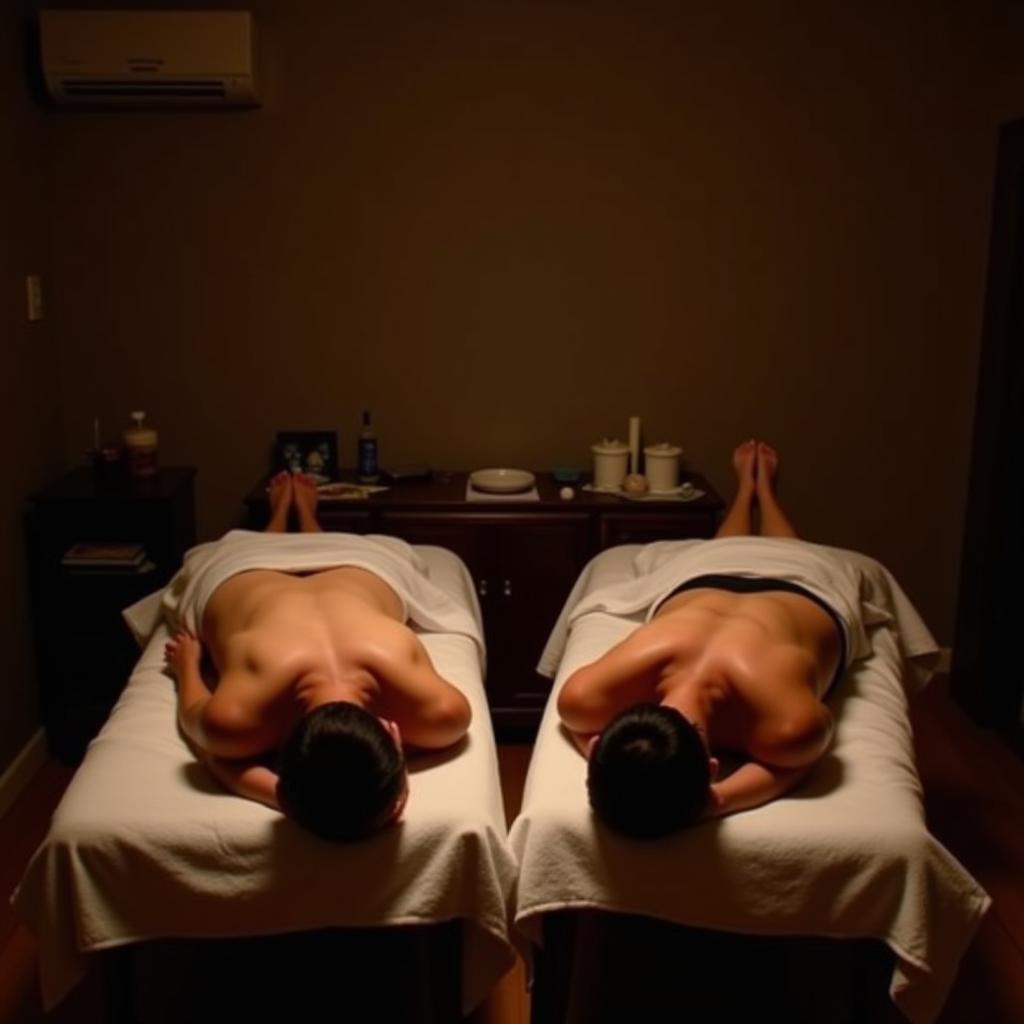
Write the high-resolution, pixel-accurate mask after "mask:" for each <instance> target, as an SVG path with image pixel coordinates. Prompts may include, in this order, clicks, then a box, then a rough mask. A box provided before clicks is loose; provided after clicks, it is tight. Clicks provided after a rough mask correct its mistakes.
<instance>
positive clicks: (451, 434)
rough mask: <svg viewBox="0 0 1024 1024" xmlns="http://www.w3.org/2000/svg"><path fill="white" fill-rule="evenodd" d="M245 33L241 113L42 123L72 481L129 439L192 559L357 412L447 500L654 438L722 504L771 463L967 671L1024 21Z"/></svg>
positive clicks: (716, 19) (828, 7) (339, 8)
mask: <svg viewBox="0 0 1024 1024" xmlns="http://www.w3.org/2000/svg"><path fill="white" fill-rule="evenodd" d="M70 6H74V4H71V5H70ZM78 6H95V4H78ZM139 6H142V5H139ZM153 6H159V5H156V4H154V5H153ZM186 6H188V7H201V6H204V5H203V3H201V2H196V0H190V2H189V4H187V5H186ZM210 6H217V7H222V6H228V5H227V4H225V3H224V2H223V0H218V2H216V3H213V4H210ZM235 6H248V7H249V8H250V9H252V10H254V12H255V14H256V21H257V26H258V30H259V49H260V63H261V74H262V78H263V85H262V89H263V93H264V97H265V102H264V105H263V107H262V108H261V109H259V110H256V111H251V112H245V113H236V112H218V113H131V114H127V113H126V114H116V113H114V114H111V113H81V112H66V111H58V112H48V113H46V114H45V136H46V142H47V146H48V151H49V157H50V165H49V170H50V173H51V175H52V183H51V184H50V185H49V186H48V187H49V192H48V194H47V200H48V208H49V213H50V225H51V245H52V278H51V288H50V292H51V305H52V309H53V313H54V319H53V321H51V323H52V324H54V325H55V327H56V330H57V332H58V335H59V338H60V344H61V352H62V355H63V359H64V364H65V369H66V373H65V376H64V384H63V392H62V407H63V411H64V430H65V433H64V442H65V454H66V458H67V460H68V461H69V462H71V461H74V460H76V459H77V458H78V457H79V453H80V451H81V450H82V449H83V448H84V447H85V446H86V445H87V444H88V442H89V440H90V432H91V424H92V420H93V416H94V415H97V414H98V415H99V416H101V417H102V420H103V422H104V424H105V425H107V427H108V429H109V430H110V431H111V432H113V431H114V430H115V428H120V426H121V424H122V423H123V422H124V421H125V420H126V418H127V413H128V411H129V410H130V409H133V408H145V409H146V410H148V411H149V413H150V414H151V418H152V419H153V421H154V422H155V424H156V425H157V426H158V427H159V429H160V432H161V439H162V457H163V459H164V461H165V462H168V463H186V464H194V465H197V466H198V467H199V470H200V477H199V493H200V513H201V517H200V528H201V532H202V534H203V535H204V536H212V535H214V534H216V533H218V532H220V531H221V530H223V529H224V528H225V527H227V526H229V525H230V524H231V523H232V522H233V521H234V519H235V517H236V516H237V515H238V513H239V510H240V499H241V497H242V495H243V494H244V493H245V492H246V490H247V489H248V488H249V487H250V486H251V485H252V484H253V483H254V482H255V480H256V479H257V478H258V477H259V475H260V474H261V472H262V471H263V470H264V468H265V465H266V459H267V456H268V451H269V445H270V441H271V438H272V436H273V434H274V432H275V431H276V430H278V429H282V428H319V427H326V428H331V429H336V430H338V431H339V435H340V439H341V447H342V453H343V455H344V456H345V457H346V461H348V462H351V454H352V451H353V446H354V433H355V430H356V427H357V422H358V417H359V412H360V410H361V409H362V408H363V407H370V408H372V409H373V410H374V413H375V417H376V420H377V422H378V427H379V433H380V438H381V450H382V459H383V461H384V462H385V464H386V463H395V462H413V461H423V462H428V463H430V464H432V465H435V466H449V467H467V468H471V467H474V466H479V465H482V464H513V465H523V466H530V467H539V468H543V467H547V466H550V465H552V464H554V463H560V462H566V461H572V462H576V463H583V464H585V463H586V462H587V459H588V445H589V444H590V442H592V441H594V440H596V439H597V438H599V437H601V436H602V435H608V434H620V435H621V434H622V433H623V432H624V431H625V428H626V422H627V417H628V416H630V415H632V414H635V415H640V416H642V417H643V420H644V423H645V427H646V432H647V436H648V438H650V439H670V440H673V441H677V442H679V443H681V444H682V445H683V446H684V447H685V448H686V450H687V452H688V454H689V456H690V458H691V460H692V462H693V463H694V464H695V465H696V466H697V467H698V468H700V469H702V470H703V471H705V472H706V473H707V474H708V475H709V476H710V477H711V479H712V480H713V482H714V483H715V484H716V485H717V486H718V487H719V489H720V490H723V491H727V490H728V489H729V486H730V483H729V481H730V471H729V454H730V452H731V449H732V447H733V445H734V444H735V442H736V441H738V440H740V439H742V438H745V437H748V436H751V435H757V436H763V437H766V438H769V439H771V440H772V441H774V442H775V443H776V444H777V445H778V446H779V447H780V449H781V451H782V453H783V459H784V462H783V466H784V468H783V487H784V495H785V499H786V502H787V504H788V506H789V507H790V509H791V510H792V513H793V515H794V517H795V519H796V520H797V522H798V524H799V525H800V526H801V527H802V528H803V530H804V532H805V533H806V535H808V536H809V537H811V538H813V539H817V540H821V541H824V542H830V543H834V544H838V545H842V546H847V547H853V548H857V549H860V550H863V551H865V552H867V553H870V554H872V555H875V556H876V557H878V558H880V559H882V560H883V561H884V562H885V563H886V564H887V565H889V567H890V568H891V569H892V570H893V571H894V572H895V573H896V575H897V576H898V578H899V579H900V580H901V581H902V582H903V583H904V585H905V587H906V588H907V590H908V591H909V592H910V594H911V596H912V597H913V599H914V600H915V601H916V602H917V603H918V605H919V606H920V608H921V610H922V612H923V613H924V614H925V616H926V618H927V619H928V621H929V622H930V624H931V625H932V627H933V629H934V630H935V632H936V633H937V635H938V637H939V639H940V640H941V641H942V642H944V643H950V642H951V640H952V624H953V616H954V608H955V588H956V574H957V570H958V559H959V548H960V540H961V528H962V513H963V506H964V499H963V488H964V486H965V480H966V470H967V457H968V443H969V438H970V425H971V413H972V406H973V400H974V378H975V364H976V359H977V352H978V338H979V331H980V323H981V314H982V302H983V289H984V281H985V260H986V247H987V239H988V230H989V224H988V217H989V202H990V195H991V185H992V175H993V167H994V163H993V160H994V151H995V136H996V129H997V125H998V123H999V122H1000V120H1003V119H1006V118H1009V117H1013V116H1019V115H1021V114H1024V85H1022V83H1021V81H1020V80H1019V76H1018V77H1017V78H1011V77H1010V76H1009V75H1008V74H1007V69H1009V68H1011V67H1012V66H1014V65H1013V64H1012V63H1011V61H1014V60H1015V56H1014V54H1015V53H1016V52H1019V51H1020V49H1021V47H1020V45H1019V42H1020V41H1021V40H1022V39H1024V33H1022V32H1021V30H1020V25H1019V24H1018V23H1017V22H1016V21H1015V20H1011V19H1010V15H1009V14H1008V13H1007V12H1008V11H1011V12H1012V10H1013V5H1012V4H1009V3H1007V4H999V3H994V2H993V3H991V4H990V5H988V6H983V7H980V8H978V7H976V6H972V5H966V4H962V3H956V2H953V0H949V2H947V3H932V2H929V3H924V2H921V3H910V2H907V3H901V4H872V5H867V6H865V5H851V4H846V3H840V2H838V0H833V2H827V3H824V4H822V3H820V2H819V3H813V4H812V3H805V4H799V5H793V6H792V7H791V9H790V13H788V14H780V13H779V12H778V10H775V9H774V8H775V7H777V5H764V4H761V3H758V2H755V0H748V2H745V3H740V4H738V5H737V4H730V5H720V6H721V7H722V10H720V11H709V10H708V8H710V7H712V6H714V5H703V4H702V5H697V4H677V3H672V4H669V3H663V4H657V3H652V2H635V3H627V2H625V0H622V2H619V3H614V4H612V3H598V2H593V3H582V2H572V0H563V2H555V0H544V2H541V0H533V2H530V0H520V2H515V3H513V2H498V0H478V2H474V3H469V2H466V3H459V4H455V3H443V4H437V3H435V4H415V3H398V2H394V0H374V2H370V0H353V2H348V3H345V4H333V3H325V2H315V0H291V2H289V3H283V2H282V3H271V2H268V0H263V2H260V0H254V2H253V3H251V4H248V5H235ZM769 8H772V9H771V10H769ZM1004 8H1005V10H1004ZM1014 17H1016V16H1014ZM28 116H29V115H26V117H28ZM31 123H32V124H34V121H32V122H31ZM25 166H28V168H29V170H30V171H31V168H32V165H22V164H18V165H16V166H15V167H14V168H11V169H8V170H7V172H6V173H7V174H8V177H10V176H11V175H12V174H23V173H25ZM47 365H49V361H48V362H47ZM19 400H21V399H19ZM18 433H19V435H21V434H22V433H25V432H24V431H21V430H19V431H18Z"/></svg>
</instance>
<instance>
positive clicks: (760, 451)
mask: <svg viewBox="0 0 1024 1024" xmlns="http://www.w3.org/2000/svg"><path fill="white" fill-rule="evenodd" d="M778 475H779V453H778V452H777V451H776V450H775V449H774V448H773V447H772V446H771V445H770V444H766V443H765V442H764V441H759V442H758V444H757V485H758V487H759V488H760V487H766V488H767V489H768V490H769V491H772V492H773V493H774V491H775V478H776V477H777V476H778Z"/></svg>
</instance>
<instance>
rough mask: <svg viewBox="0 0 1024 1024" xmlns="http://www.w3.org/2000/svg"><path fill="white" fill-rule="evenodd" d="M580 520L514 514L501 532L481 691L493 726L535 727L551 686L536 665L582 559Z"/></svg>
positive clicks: (584, 532)
mask: <svg viewBox="0 0 1024 1024" xmlns="http://www.w3.org/2000/svg"><path fill="white" fill-rule="evenodd" d="M588 525H589V518H588V517H587V515H586V514H579V515H574V514H571V513H568V514H567V513H560V514H558V515H554V516H551V515H548V516H545V515H536V516H529V515H523V516H516V517H515V520H514V522H510V523H507V524H506V525H503V526H502V527H501V528H500V534H499V557H498V564H497V569H498V573H497V576H496V577H495V579H494V580H493V581H492V582H491V583H490V585H489V588H488V589H489V596H490V607H491V609H493V612H492V617H493V619H494V623H495V625H494V637H493V641H492V642H493V649H492V650H491V652H490V655H489V658H488V663H489V669H488V674H487V687H488V692H489V694H490V699H491V705H492V709H493V713H494V719H495V724H496V725H499V726H504V725H508V726H512V727H518V726H531V725H534V726H535V725H536V724H537V722H538V720H539V717H540V713H541V711H542V710H543V708H544V704H545V702H546V701H547V698H548V693H549V692H550V688H551V680H550V679H547V678H545V677H543V676H541V675H538V674H537V671H536V665H537V662H538V660H539V659H540V655H541V651H542V650H543V649H544V644H545V643H546V642H547V638H548V635H549V634H550V632H551V628H552V627H553V626H554V624H555V620H556V619H557V618H558V614H559V612H560V611H561V610H562V606H563V604H564V603H565V599H566V598H567V597H568V596H569V591H570V590H571V589H572V585H573V583H575V582H576V577H577V576H578V575H579V573H580V571H581V570H582V568H583V566H584V565H585V564H586V561H587V555H588Z"/></svg>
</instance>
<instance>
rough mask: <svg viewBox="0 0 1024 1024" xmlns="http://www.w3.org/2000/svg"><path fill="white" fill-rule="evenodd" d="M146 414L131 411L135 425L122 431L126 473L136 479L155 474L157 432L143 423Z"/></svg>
mask: <svg viewBox="0 0 1024 1024" xmlns="http://www.w3.org/2000/svg"><path fill="white" fill-rule="evenodd" d="M145 418H146V414H145V413H144V412H142V411H139V412H133V413H132V420H133V421H134V422H135V425H134V426H133V427H131V428H130V429H128V430H126V431H125V432H124V451H125V461H126V462H127V464H128V475H129V476H131V477H133V478H134V479H136V480H144V479H146V478H148V477H151V476H156V468H157V433H156V431H155V430H154V429H153V428H152V427H147V426H144V425H143V420H145Z"/></svg>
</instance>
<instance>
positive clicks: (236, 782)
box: [196, 750, 281, 811]
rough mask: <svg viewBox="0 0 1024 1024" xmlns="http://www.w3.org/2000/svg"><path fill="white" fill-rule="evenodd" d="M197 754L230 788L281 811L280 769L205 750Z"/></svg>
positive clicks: (215, 775) (227, 787) (216, 776)
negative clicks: (273, 769)
mask: <svg viewBox="0 0 1024 1024" xmlns="http://www.w3.org/2000/svg"><path fill="white" fill-rule="evenodd" d="M196 756H197V757H198V759H199V760H200V761H201V762H202V763H203V764H204V765H206V767H207V768H208V769H209V770H210V773H211V774H212V775H213V776H214V778H215V779H217V781H218V782H219V783H220V784H221V785H222V786H223V787H224V788H225V789H227V790H228V791H230V792H232V793H237V794H238V795H239V796H243V797H245V798H246V799H247V800H255V801H256V802H257V803H261V804H265V805H266V806H267V807H270V808H272V809H273V810H275V811H279V810H281V808H280V806H279V805H278V802H277V772H275V771H271V769H270V768H268V767H267V766H266V765H265V764H263V763H261V762H259V761H254V760H251V759H243V760H230V759H228V758H226V757H214V755H213V754H209V753H207V752H206V751H205V750H196Z"/></svg>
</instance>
